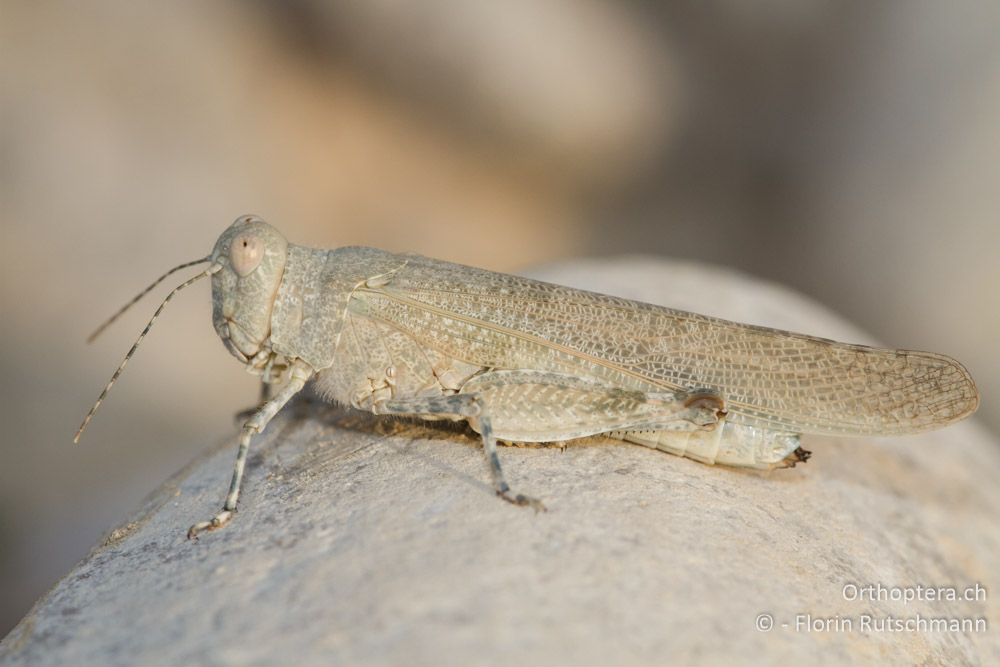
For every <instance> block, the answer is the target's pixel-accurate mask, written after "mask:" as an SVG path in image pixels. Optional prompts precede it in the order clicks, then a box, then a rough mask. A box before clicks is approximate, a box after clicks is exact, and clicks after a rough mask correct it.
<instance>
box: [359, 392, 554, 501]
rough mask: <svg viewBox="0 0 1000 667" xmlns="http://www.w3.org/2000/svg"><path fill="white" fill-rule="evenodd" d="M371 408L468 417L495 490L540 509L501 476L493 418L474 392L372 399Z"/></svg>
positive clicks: (394, 412) (382, 411)
mask: <svg viewBox="0 0 1000 667" xmlns="http://www.w3.org/2000/svg"><path fill="white" fill-rule="evenodd" d="M373 412H374V413H375V414H377V415H414V416H421V415H425V416H432V417H451V418H457V419H464V420H466V421H468V422H469V423H470V424H471V425H472V426H473V428H475V429H476V430H477V431H479V434H480V436H482V439H483V453H484V454H485V455H486V462H487V464H488V465H489V468H490V475H491V476H492V478H493V488H494V489H495V490H496V494H497V495H498V496H500V497H501V498H503V499H504V500H506V501H507V502H509V503H511V504H514V505H521V506H524V507H532V508H534V510H535V511H536V512H538V511H544V510H545V505H543V504H542V502H541V501H540V500H538V499H536V498H531V497H529V496H526V495H524V494H521V493H516V494H515V493H512V492H511V490H510V486H509V485H508V484H507V481H506V480H505V479H504V474H503V469H502V468H501V467H500V457H499V456H498V455H497V440H496V436H495V435H494V433H493V422H492V419H491V415H490V410H489V407H488V406H487V404H486V402H485V401H483V399H482V398H481V397H480V396H479V395H477V394H452V395H450V396H432V397H427V398H410V399H389V400H386V401H381V402H379V403H376V404H375V406H374V407H373Z"/></svg>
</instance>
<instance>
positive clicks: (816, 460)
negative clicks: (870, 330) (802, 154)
mask: <svg viewBox="0 0 1000 667" xmlns="http://www.w3.org/2000/svg"><path fill="white" fill-rule="evenodd" d="M538 275H540V276H543V277H546V278H552V279H559V280H562V281H565V282H570V283H575V284H580V285H583V286H586V287H590V288H598V289H604V290H607V291H616V292H622V291H623V290H624V291H625V292H626V293H627V295H629V296H633V297H638V298H645V299H647V300H656V301H660V302H663V303H669V304H671V305H680V306H683V307H694V306H695V305H697V306H699V307H700V309H701V310H703V311H707V312H710V313H712V314H716V315H722V316H727V317H738V318H744V317H745V318H746V319H749V320H752V321H754V322H756V323H759V324H772V325H778V326H784V327H791V328H794V329H799V330H805V331H808V332H811V333H817V334H821V335H826V336H832V337H837V338H841V339H849V340H858V339H859V338H862V336H861V335H860V334H859V333H858V331H857V330H856V329H854V328H853V327H851V326H849V325H848V324H846V323H844V322H843V321H842V320H840V319H838V318H836V317H835V316H833V315H831V314H830V313H829V312H828V311H826V310H824V309H823V308H821V307H819V306H817V305H816V304H814V303H812V302H809V301H807V300H805V299H803V298H802V297H799V296H797V295H796V294H794V293H793V292H791V291H789V290H785V289H781V288H777V287H774V286H772V285H767V284H762V283H759V282H755V281H753V280H751V279H749V278H747V277H746V276H743V275H738V274H734V273H729V272H725V271H719V270H717V269H708V268H704V267H701V266H698V265H696V264H672V263H667V262H653V261H650V260H622V261H618V262H614V261H607V262H580V263H573V264H567V265H564V266H562V267H553V268H551V269H548V270H545V271H542V272H539V274H538ZM598 276H600V278H598ZM804 444H806V445H807V446H808V447H809V448H810V449H812V450H813V451H814V457H813V459H812V460H811V461H810V462H809V464H808V465H804V466H799V467H797V468H795V469H793V470H782V471H775V472H773V473H770V474H761V473H755V472H746V471H737V470H731V469H726V468H720V467H710V466H705V465H701V464H698V463H695V462H692V461H689V460H685V459H680V458H676V457H673V456H669V455H666V454H663V453H660V452H656V451H653V450H649V449H645V448H643V447H638V446H629V445H624V444H621V443H614V442H611V441H606V440H602V439H599V438H592V439H587V440H583V441H579V442H575V443H572V444H571V445H570V446H569V447H568V448H567V449H566V450H565V451H562V452H561V451H559V450H558V449H557V448H505V449H504V450H503V451H502V452H501V456H502V458H503V461H504V463H505V467H506V471H507V475H508V479H509V480H510V482H511V483H512V485H513V486H515V488H516V489H518V490H522V491H524V492H527V493H534V494H538V495H540V496H541V497H542V498H543V499H544V500H545V501H546V503H547V505H548V507H549V509H550V511H549V512H548V513H544V514H538V515H535V514H533V513H531V512H530V511H524V510H521V509H519V508H514V507H511V506H509V505H507V504H505V503H503V502H500V501H498V500H497V499H496V498H495V497H494V496H493V494H492V492H491V490H490V487H489V485H488V483H487V479H488V478H487V473H486V470H485V465H484V463H483V461H482V456H481V452H480V448H479V445H478V441H477V439H476V438H475V437H474V436H472V435H470V434H469V433H467V432H465V431H461V430H455V429H447V428H435V427H432V426H428V425H423V424H411V423H406V422H385V421H381V422H379V421H375V420H374V419H372V418H370V417H366V416H363V415H360V414H357V413H352V412H344V411H342V410H340V409H338V408H333V407H330V406H326V405H322V404H317V403H314V402H311V401H309V400H308V399H306V400H301V401H298V402H297V403H295V404H293V405H292V406H289V408H287V409H286V410H285V411H284V412H283V413H282V415H281V416H280V417H279V418H278V419H277V420H276V421H275V422H273V423H272V424H271V425H270V427H269V428H268V429H267V431H266V432H265V433H264V434H263V435H262V436H261V437H260V438H259V439H258V440H257V441H256V443H255V445H254V449H253V453H252V455H251V459H250V465H249V468H248V475H247V479H246V482H245V487H244V495H243V498H242V504H241V511H240V512H239V514H238V515H237V516H236V518H235V519H234V521H233V522H232V523H231V524H230V526H229V527H227V528H226V529H225V530H223V531H220V532H218V533H211V534H206V535H204V536H203V537H202V538H201V539H200V540H199V541H198V542H196V543H190V542H187V541H186V540H185V537H184V531H185V530H186V528H187V526H188V525H189V524H190V523H192V522H193V521H196V520H198V519H202V518H205V517H207V516H208V515H209V514H210V513H212V512H214V511H215V509H216V506H217V504H218V503H219V502H220V500H221V497H222V495H223V493H224V490H225V487H226V485H227V483H228V479H229V474H230V467H231V464H232V458H233V449H234V446H233V443H232V442H226V443H223V444H222V445H220V446H218V447H216V448H214V449H213V451H212V452H211V453H209V454H207V455H206V456H204V457H203V458H201V459H199V460H197V461H196V462H194V463H193V464H192V465H191V466H189V467H188V468H187V469H185V470H184V471H182V472H181V473H179V474H178V475H177V476H176V477H174V479H172V480H171V481H169V482H168V483H167V484H165V485H164V486H163V487H162V488H161V489H160V490H159V491H158V492H156V493H155V494H153V495H152V496H151V497H150V498H149V499H148V500H147V502H146V503H145V504H144V506H143V508H142V509H141V510H140V511H138V512H137V513H136V514H135V516H134V517H133V518H132V519H131V520H130V521H129V522H127V523H126V524H124V525H123V526H121V527H120V528H119V529H117V530H116V531H114V532H113V533H112V534H111V535H110V536H109V537H108V539H107V540H106V541H105V542H104V543H103V544H101V545H100V546H98V547H97V548H95V549H94V551H93V552H92V553H91V555H90V556H89V557H87V558H86V559H85V560H84V561H83V562H81V563H80V564H79V565H78V566H76V567H75V568H73V569H72V570H71V571H70V572H69V573H68V574H67V575H66V577H65V578H64V579H63V580H62V581H61V582H60V583H59V584H57V585H56V587H55V588H54V589H53V590H52V591H51V592H50V593H49V594H48V595H47V596H46V597H45V598H43V599H42V600H41V601H40V602H39V603H38V604H37V605H36V607H35V608H34V609H33V610H32V612H31V613H30V614H29V615H28V616H27V617H26V618H25V619H24V620H23V621H22V622H21V623H20V625H19V626H18V627H17V628H16V629H15V630H14V631H13V632H11V633H10V634H9V635H8V636H7V637H6V638H5V639H4V640H3V642H2V643H0V664H2V665H5V666H8V665H10V666H13V665H29V664H40V663H46V664H75V665H115V664H145V665H160V664H162V665H174V664H187V663H199V664H219V665H225V664H304V665H311V664H330V663H337V664H340V663H360V662H363V663H365V664H399V663H406V664H418V665H420V664H441V663H448V664H470V663H474V664H483V663H486V664H496V663H509V664H529V665H531V664H552V663H553V662H559V663H563V664H580V665H588V664H607V663H609V662H613V663H615V664H662V663H663V661H664V660H665V659H668V658H669V659H670V660H671V661H673V662H677V663H679V664H726V663H730V664H737V663H738V664H761V665H763V664H796V663H805V664H814V663H816V662H817V661H819V662H821V663H825V664H844V663H872V662H879V663H883V664H885V663H889V664H949V665H976V664H991V663H992V664H995V663H997V662H998V661H1000V644H998V641H997V635H996V633H986V632H862V631H860V630H859V629H858V626H857V625H855V627H854V629H853V630H851V631H840V632H837V631H826V632H807V631H805V630H796V623H797V619H796V617H797V615H801V614H811V615H812V616H813V617H814V618H839V619H844V618H850V619H855V623H857V622H858V621H857V620H856V619H858V618H859V617H860V616H861V615H862V614H872V615H874V616H877V617H884V616H887V615H891V616H894V617H897V618H912V617H915V616H916V615H918V614H919V615H922V616H924V617H933V618H987V619H989V620H993V621H995V620H996V619H997V618H1000V615H998V612H1000V605H998V602H997V600H996V598H995V596H988V597H987V598H986V599H985V600H980V601H978V602H955V601H933V602H928V601H921V602H910V603H909V604H905V603H903V602H901V601H898V600H878V599H876V600H853V599H849V598H848V596H845V594H844V588H845V586H848V585H852V584H853V585H856V586H865V585H868V584H871V585H875V584H881V585H883V586H887V587H891V586H917V585H922V586H941V585H955V586H959V587H965V586H974V585H975V584H977V583H978V584H981V585H982V586H984V587H985V589H986V591H988V593H989V594H990V595H991V594H992V593H993V591H995V590H997V584H998V583H1000V582H998V581H997V572H1000V528H998V525H997V522H996V516H997V513H998V511H1000V488H998V487H997V485H996V484H995V483H994V480H995V479H996V477H997V476H998V475H1000V453H998V452H1000V450H998V448H997V443H996V441H995V439H994V438H992V437H991V436H989V435H988V434H987V433H986V432H985V431H984V430H983V429H982V428H980V426H979V425H978V424H977V423H975V421H974V420H970V421H967V422H964V423H962V424H958V425H955V426H953V427H951V428H948V429H946V430H943V431H938V432H935V433H932V434H926V435H922V436H913V437H908V438H900V439H894V440H884V441H872V440H868V439H854V440H847V439H834V438H807V439H806V442H805V443H804ZM761 614H771V615H773V619H774V623H775V625H774V627H773V628H772V629H771V630H770V631H767V632H762V631H759V630H758V629H755V624H756V623H759V622H762V621H760V620H759V619H760V618H762V617H761ZM763 622H765V623H766V620H765V621H763ZM785 624H787V625H785Z"/></svg>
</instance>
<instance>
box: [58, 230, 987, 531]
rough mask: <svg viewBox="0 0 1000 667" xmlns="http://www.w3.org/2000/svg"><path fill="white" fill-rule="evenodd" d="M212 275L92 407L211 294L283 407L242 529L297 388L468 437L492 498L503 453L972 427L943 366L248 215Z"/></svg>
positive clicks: (265, 414)
mask: <svg viewBox="0 0 1000 667" xmlns="http://www.w3.org/2000/svg"><path fill="white" fill-rule="evenodd" d="M202 263H208V264H209V266H208V268H207V269H206V270H204V271H203V272H201V273H199V274H198V275H196V276H194V277H192V278H190V279H189V280H187V281H185V282H183V283H181V284H180V285H179V286H177V287H176V288H174V289H173V290H172V291H171V292H170V293H169V294H168V295H167V297H166V298H165V299H164V300H163V303H162V304H161V305H160V307H159V308H158V309H157V310H156V312H155V313H154V315H153V317H152V318H151V319H150V320H149V323H148V324H147V325H146V327H145V329H143V331H142V333H141V334H140V335H139V337H138V339H137V340H136V341H135V343H134V344H133V345H132V348H131V349H130V350H129V352H128V353H127V354H126V355H125V358H124V360H123V361H122V363H121V365H120V366H119V367H118V368H117V369H116V370H115V372H114V374H113V375H112V377H111V380H110V381H109V382H108V384H107V386H106V387H105V388H104V391H103V392H101V395H100V397H99V398H98V399H97V402H96V403H95V404H94V406H93V408H91V410H90V412H89V413H88V414H87V416H86V418H85V419H84V420H83V423H82V424H81V425H80V428H79V430H78V431H77V434H76V437H75V438H74V441H78V440H79V438H80V435H81V434H82V432H83V430H84V428H85V427H86V426H87V424H88V423H89V421H90V419H91V418H92V417H93V415H94V413H95V412H96V410H97V408H98V407H99V406H100V404H101V401H103V400H104V398H105V396H106V395H107V393H108V391H109V390H110V388H111V386H112V385H113V384H114V383H115V380H117V379H118V377H119V375H120V374H121V372H122V370H123V369H124V368H125V365H126V364H127V363H128V360H129V359H130V358H131V357H132V355H133V354H134V353H135V351H136V349H137V348H138V346H139V344H140V343H141V342H142V339H143V338H144V337H145V336H146V334H147V333H148V332H149V330H150V328H151V327H152V325H153V323H154V322H155V321H156V318H157V317H158V316H159V315H160V313H161V312H162V311H163V309H164V307H165V306H166V304H167V303H168V302H169V301H170V300H171V299H172V298H173V297H174V295H176V294H177V293H178V292H179V291H180V290H182V289H184V288H185V287H187V286H188V285H191V284H192V283H194V282H196V281H198V280H200V279H201V278H205V277H211V279H212V321H213V324H214V327H215V331H216V333H218V334H219V337H220V338H221V339H222V342H223V343H224V344H225V346H226V348H227V349H228V350H229V351H230V352H231V353H232V355H233V356H234V357H236V358H237V359H239V360H240V362H242V363H243V364H244V365H245V367H246V370H247V371H249V372H250V373H252V374H254V375H257V376H260V378H261V380H262V382H263V385H262V387H264V388H267V387H270V386H272V385H274V386H276V387H277V389H276V391H275V393H274V395H273V396H271V395H270V392H267V391H265V392H264V395H265V398H266V400H265V401H264V402H263V404H262V405H261V406H260V408H259V409H257V410H256V411H255V412H254V413H253V415H252V416H251V417H250V418H249V419H247V420H246V422H245V423H244V424H243V427H242V429H241V432H240V436H239V448H238V450H237V454H236V464H235V467H234V470H233V477H232V481H231V483H230V486H229V492H228V493H227V495H226V498H225V502H224V504H223V506H222V510H221V511H220V512H219V513H218V514H216V515H215V516H214V517H213V518H212V519H210V520H208V521H202V522H199V523H196V524H194V525H193V526H192V527H191V529H190V530H189V531H188V537H190V538H195V537H197V535H198V534H199V533H201V532H203V531H207V530H214V529H217V528H221V527H222V526H225V525H226V524H227V523H228V522H229V521H230V519H231V518H232V516H233V513H234V512H235V511H236V503H237V500H238V499H239V494H240V486H241V483H242V479H243V470H244V466H245V464H246V460H247V452H248V451H249V448H250V442H251V440H252V438H253V436H254V435H255V434H257V433H260V432H261V431H262V430H263V429H264V428H265V427H266V426H267V424H268V422H269V421H270V420H271V419H272V418H273V417H274V416H275V415H276V414H277V413H278V411H279V410H281V408H282V407H283V406H284V405H285V404H286V403H287V402H288V401H289V400H290V399H291V398H292V397H293V396H295V394H297V393H298V392H299V391H300V390H302V388H303V387H304V386H305V385H306V383H308V382H312V383H313V385H314V387H315V389H316V391H317V392H318V393H319V394H320V395H321V396H322V397H324V398H325V399H327V400H330V401H336V402H338V403H342V404H345V405H350V406H352V407H354V408H357V409H361V410H368V411H371V412H372V413H374V414H376V415H406V416H416V417H423V418H426V419H452V420H464V421H467V422H468V423H469V425H470V426H471V427H472V428H473V429H474V430H475V431H477V432H478V433H479V434H480V436H481V438H482V443H483V449H484V452H485V455H486V461H487V464H488V466H489V471H490V474H491V476H492V481H493V486H494V489H495V490H496V494H497V495H498V496H499V497H501V498H503V499H504V500H506V501H508V502H510V503H513V504H515V505H523V506H528V507H533V508H535V509H536V510H540V509H544V506H543V505H542V503H541V502H540V501H538V500H537V499H535V498H532V497H529V496H526V495H523V494H516V493H513V492H512V491H511V489H510V486H509V485H508V484H507V482H506V480H505V479H504V474H503V470H502V469H501V466H500V460H499V458H498V456H497V441H498V440H501V441H511V442H552V441H564V440H569V439H573V438H581V437H585V436H591V435H598V434H603V435H605V436H610V437H612V438H617V439H620V440H626V441H629V442H634V443H638V444H642V445H647V446H649V447H654V448H656V449H660V450H664V451H667V452H670V453H673V454H677V455H681V456H686V457H689V458H692V459H695V460H697V461H701V462H704V463H709V464H714V463H719V464H724V465H728V466H742V467H750V468H760V469H771V468H776V467H791V466H794V465H795V464H796V463H798V462H801V461H805V460H807V459H808V457H809V452H807V451H806V450H804V449H802V448H801V447H800V445H799V436H800V435H801V434H804V433H812V434H827V435H844V436H865V435H903V434H911V433H919V432H922V431H926V430H930V429H935V428H939V427H942V426H945V425H947V424H950V423H952V422H955V421H958V420H960V419H963V418H964V417H967V416H968V415H970V414H972V413H973V412H974V411H975V410H976V408H977V407H978V405H979V394H978V392H977V390H976V386H975V384H974V383H973V381H972V378H971V376H970V375H969V373H968V371H966V369H965V368H964V367H963V366H962V365H961V364H959V363H958V362H957V361H955V360H954V359H951V358H949V357H946V356H943V355H939V354H932V353H929V352H915V351H909V350H894V349H879V348H873V347H866V346H863V345H851V344H846V343H838V342H835V341H832V340H828V339H824V338H816V337H813V336H807V335H803V334H797V333H791V332H787V331H781V330H777V329H769V328H765V327H759V326H751V325H747V324H739V323H735V322H729V321H726V320H722V319H718V318H714V317H706V316H703V315H697V314H694V313H688V312H684V311H680V310H673V309H670V308H664V307H661V306H654V305H650V304H646V303H640V302H637V301H630V300H628V299H622V298H617V297H613V296H606V295H603V294H596V293H593V292H586V291H582V290H577V289H572V288H569V287H562V286H559V285H554V284H549V283H544V282H539V281H535V280H529V279H527V278H520V277H517V276H512V275H507V274H502V273H493V272H490V271H485V270H482V269H476V268H472V267H468V266H462V265H460V264H452V263H448V262H442V261H438V260H434V259H429V258H427V257H422V256H419V255H411V254H394V253H390V252H385V251H382V250H376V249H374V248H364V247H345V248H337V249H334V250H323V249H318V248H309V247H305V246H299V245H294V244H291V243H289V242H288V241H286V240H285V238H284V237H283V236H282V235H281V233H280V232H278V230H277V229H275V228H274V227H272V226H271V225H269V224H267V223H266V222H264V221H263V220H261V219H260V218H258V217H256V216H252V215H247V216H241V217H240V218H237V220H236V221H235V222H234V223H233V224H232V225H230V226H229V227H228V228H227V229H226V230H225V231H224V232H223V233H222V235H221V236H220V237H219V240H218V241H217V242H216V244H215V248H214V249H213V250H212V253H211V254H210V255H209V256H207V257H204V258H202V259H200V260H196V261H194V262H187V263H185V264H182V265H180V266H178V267H176V268H174V269H172V270H171V271H169V272H167V273H166V274H164V276H162V277H161V278H160V279H158V280H157V281H156V282H154V283H153V284H152V285H150V286H149V287H148V288H146V290H144V291H143V292H141V293H140V294H139V295H138V296H137V297H135V298H134V299H133V300H132V301H130V302H129V303H128V304H126V306H124V307H123V308H122V309H121V310H119V311H118V313H116V314H115V315H114V316H112V317H111V319H109V320H108V321H107V322H106V323H105V324H104V325H102V326H101V327H100V328H99V329H98V330H97V331H96V332H95V333H94V335H93V336H91V339H93V337H94V336H96V335H97V334H99V333H100V332H101V331H102V330H103V329H104V328H105V327H106V326H108V325H109V324H110V323H111V322H113V321H114V320H115V319H117V318H118V317H119V316H120V315H121V314H122V313H123V312H124V311H125V310H126V309H128V308H129V307H130V306H131V305H133V304H134V303H135V302H136V301H138V300H139V299H140V298H141V297H142V296H143V295H144V294H146V293H147V292H149V291H150V290H151V289H153V287H155V286H156V285H157V284H159V283H160V282H161V281H162V280H164V279H165V278H166V277H167V276H169V275H171V274H172V273H174V272H175V271H178V270H180V269H183V268H187V267H190V266H194V265H197V264H202Z"/></svg>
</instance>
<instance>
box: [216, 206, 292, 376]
mask: <svg viewBox="0 0 1000 667" xmlns="http://www.w3.org/2000/svg"><path fill="white" fill-rule="evenodd" d="M287 255H288V241H286V240H285V237H283V236H282V235H281V234H280V233H279V232H278V230H276V229H275V228H274V227H272V226H271V225H269V224H267V223H266V222H264V221H263V220H261V219H260V218H258V217H257V216H255V215H242V216H240V217H239V218H237V219H236V222H234V223H233V224H231V225H230V226H229V228H228V229H226V231H224V232H223V233H222V236H220V237H219V240H218V241H216V242H215V249H214V250H212V256H211V261H212V265H213V267H221V268H218V269H217V270H216V271H215V273H213V275H212V324H213V325H214V326H215V331H216V332H217V333H218V334H219V336H220V337H221V338H222V342H223V343H225V344H226V348H228V349H229V351H230V352H232V354H233V355H234V356H235V357H236V358H237V359H239V360H241V361H244V362H246V361H248V360H249V359H250V358H251V357H253V356H254V355H255V354H257V352H258V351H260V348H261V345H262V344H263V343H264V341H265V340H266V339H267V337H268V336H269V335H270V333H271V309H272V307H273V306H274V299H275V297H276V296H277V294H278V287H279V286H280V285H281V277H282V275H283V274H284V270H285V258H286V257H287Z"/></svg>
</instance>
